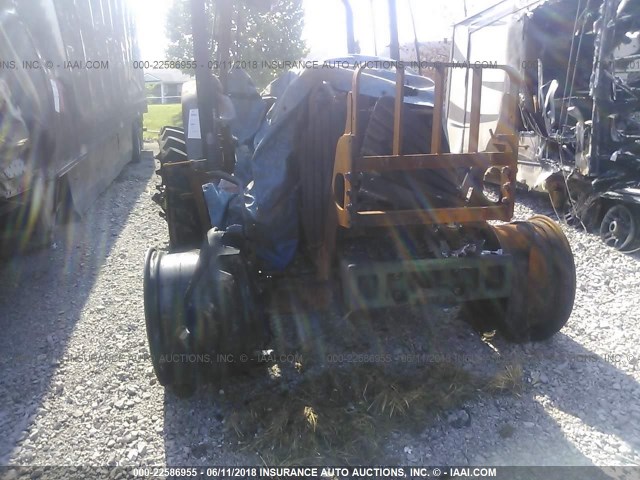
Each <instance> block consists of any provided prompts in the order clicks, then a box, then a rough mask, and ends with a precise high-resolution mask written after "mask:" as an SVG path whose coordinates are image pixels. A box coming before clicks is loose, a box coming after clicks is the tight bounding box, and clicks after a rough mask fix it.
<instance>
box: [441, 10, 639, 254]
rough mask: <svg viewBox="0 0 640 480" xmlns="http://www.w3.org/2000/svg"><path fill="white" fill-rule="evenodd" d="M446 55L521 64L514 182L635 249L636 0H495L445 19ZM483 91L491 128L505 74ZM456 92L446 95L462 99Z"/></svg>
mask: <svg viewBox="0 0 640 480" xmlns="http://www.w3.org/2000/svg"><path fill="white" fill-rule="evenodd" d="M496 45H501V46H503V47H502V48H496ZM451 58H452V62H454V63H458V64H462V65H467V64H469V65H476V64H479V65H485V66H486V65H492V64H506V65H510V66H512V67H513V68H515V69H516V70H518V71H519V72H520V73H521V75H522V79H523V82H522V86H521V88H520V92H519V98H518V118H517V124H516V127H517V131H518V133H517V135H518V144H519V145H518V174H517V180H518V184H519V185H521V186H524V187H526V188H527V189H531V190H536V191H542V192H547V193H548V194H549V195H550V198H551V200H552V204H553V206H554V208H555V209H556V210H557V211H558V214H559V215H561V216H564V217H565V218H566V219H567V220H568V221H569V222H573V223H575V224H576V225H581V226H583V227H584V228H586V229H588V230H589V231H592V232H597V233H599V234H600V235H601V237H602V239H603V241H604V242H605V243H606V244H607V245H610V246H612V247H614V248H616V249H618V250H620V251H623V252H633V251H637V250H638V248H640V1H638V0H538V1H531V0H505V1H503V2H500V3H498V4H497V5H495V6H493V7H491V8H489V9H487V10H485V11H483V12H481V13H479V14H477V15H474V16H473V17H470V18H467V19H466V20H464V21H462V22H460V23H458V24H457V25H455V27H454V39H453V48H452V57H451ZM451 80H452V85H453V88H455V87H456V86H460V85H463V82H465V81H466V80H465V78H464V75H463V74H462V73H461V72H458V71H454V73H453V74H452V77H451ZM484 90H485V91H486V92H487V96H491V97H492V99H493V101H492V102H487V103H485V104H484V105H483V111H482V118H481V123H482V124H483V126H484V127H485V130H487V129H488V130H492V131H494V130H495V124H496V123H497V122H498V119H499V117H500V115H501V110H502V109H503V108H504V102H505V101H507V97H508V90H507V83H506V82H504V79H503V78H498V77H494V78H493V79H492V81H490V82H485V84H484ZM457 96H458V99H457V100H456V101H454V102H453V103H454V104H455V105H456V106H460V105H464V104H465V101H466V100H465V99H464V98H463V96H462V95H457ZM464 115H465V113H464V109H460V108H457V107H454V108H451V109H450V110H449V111H448V128H449V132H450V133H452V134H453V135H454V136H455V137H456V138H458V139H459V140H460V141H459V142H458V143H457V147H458V148H460V147H461V146H462V145H464V135H465V132H466V131H467V130H468V127H466V126H465V125H466V123H467V122H468V120H466V119H465V116H464ZM481 141H482V142H490V141H491V134H489V136H488V137H486V138H483V139H481ZM488 178H489V179H490V176H489V177H488Z"/></svg>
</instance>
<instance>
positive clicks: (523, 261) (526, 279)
mask: <svg viewBox="0 0 640 480" xmlns="http://www.w3.org/2000/svg"><path fill="white" fill-rule="evenodd" d="M493 230H494V232H495V234H496V237H497V238H498V241H499V243H500V246H501V248H502V250H503V251H504V253H505V254H508V255H511V256H512V259H513V262H512V267H511V268H512V273H511V285H512V293H511V296H510V297H509V298H502V299H495V300H479V301H472V302H468V303H467V304H465V305H464V306H463V312H462V313H463V315H465V316H466V317H467V319H469V321H470V323H472V324H473V325H474V326H476V327H478V328H479V329H481V330H484V331H487V330H498V331H499V332H500V333H502V334H503V335H504V336H505V337H506V338H507V339H509V340H511V341H513V342H518V343H520V342H527V341H542V340H546V339H548V338H550V337H552V336H553V335H555V334H556V333H557V332H559V331H560V329H562V327H564V325H565V324H566V323H567V321H568V319H569V316H570V315H571V311H572V309H573V302H574V298H575V292H576V271H575V264H574V261H573V254H572V252H571V247H570V245H569V242H568V241H567V239H566V237H565V236H564V233H563V232H562V230H561V229H560V227H559V226H558V225H557V224H556V223H555V222H554V221H553V220H551V219H550V218H548V217H545V216H543V215H536V216H534V217H532V218H531V219H529V221H527V222H513V223H509V224H505V225H498V226H494V227H493Z"/></svg>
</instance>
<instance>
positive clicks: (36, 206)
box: [27, 179, 58, 248]
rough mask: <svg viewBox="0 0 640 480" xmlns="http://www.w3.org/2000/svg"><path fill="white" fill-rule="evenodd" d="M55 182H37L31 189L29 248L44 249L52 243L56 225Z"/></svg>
mask: <svg viewBox="0 0 640 480" xmlns="http://www.w3.org/2000/svg"><path fill="white" fill-rule="evenodd" d="M56 183H57V182H56V180H55V179H51V180H44V179H42V180H40V181H37V182H36V183H35V185H34V187H33V189H32V193H31V198H30V204H29V210H30V211H31V215H30V217H31V218H32V219H35V223H34V224H33V227H31V225H29V226H28V228H27V232H28V233H27V236H28V237H29V240H28V243H29V247H30V248H45V247H48V246H49V245H51V244H52V243H53V237H54V232H55V227H56V224H57V213H58V208H57V197H56Z"/></svg>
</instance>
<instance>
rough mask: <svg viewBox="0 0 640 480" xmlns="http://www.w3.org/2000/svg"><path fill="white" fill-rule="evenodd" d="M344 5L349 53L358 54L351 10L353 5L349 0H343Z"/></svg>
mask: <svg viewBox="0 0 640 480" xmlns="http://www.w3.org/2000/svg"><path fill="white" fill-rule="evenodd" d="M342 3H344V9H345V11H346V13H347V52H348V53H349V54H351V55H353V54H355V53H358V52H356V38H355V34H354V32H353V10H351V4H350V3H349V0H342Z"/></svg>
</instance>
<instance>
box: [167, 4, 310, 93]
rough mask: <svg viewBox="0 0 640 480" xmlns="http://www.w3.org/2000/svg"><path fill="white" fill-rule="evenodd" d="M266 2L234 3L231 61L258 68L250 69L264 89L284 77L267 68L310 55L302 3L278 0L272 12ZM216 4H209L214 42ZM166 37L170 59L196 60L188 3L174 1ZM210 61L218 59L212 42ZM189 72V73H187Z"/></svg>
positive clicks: (256, 81)
mask: <svg viewBox="0 0 640 480" xmlns="http://www.w3.org/2000/svg"><path fill="white" fill-rule="evenodd" d="M264 3H265V2H260V1H255V0H254V1H249V0H244V1H234V2H233V10H234V13H233V26H232V45H231V51H230V52H229V53H230V57H229V58H230V59H231V60H233V61H238V62H240V64H241V65H250V66H252V67H253V66H254V65H256V64H257V68H250V69H247V70H248V72H249V74H250V75H251V77H252V78H253V80H254V82H255V83H256V85H258V86H259V87H265V86H266V85H267V84H268V83H269V82H270V81H271V80H273V79H274V78H275V77H276V76H277V75H278V74H280V73H281V70H279V69H277V68H276V69H272V68H266V67H265V65H264V63H263V62H268V63H269V66H272V65H273V64H274V63H275V64H277V63H278V62H280V64H282V62H283V61H294V60H300V59H301V58H303V57H304V56H305V55H306V54H307V49H306V45H305V42H304V40H303V39H302V30H303V27H304V11H303V8H302V0H276V1H274V2H273V3H272V7H271V9H265V8H264V7H263V6H261V5H264ZM215 5H216V0H207V16H208V17H209V22H208V23H209V25H210V26H211V29H210V31H209V38H213V25H214V17H215ZM166 34H167V38H168V40H169V46H168V48H167V59H169V60H175V61H187V60H192V59H193V39H192V36H191V19H190V7H189V0H173V3H172V5H171V7H170V10H169V13H168V17H167V24H166ZM209 47H210V51H211V59H212V60H213V59H214V58H215V53H216V52H215V48H216V45H215V44H214V42H210V45H209ZM256 62H257V63H256ZM185 71H189V70H185Z"/></svg>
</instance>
